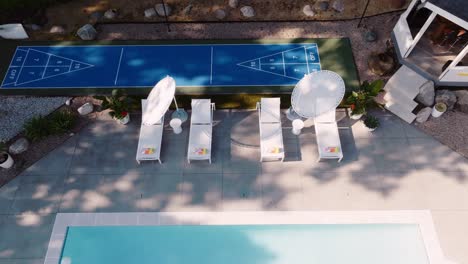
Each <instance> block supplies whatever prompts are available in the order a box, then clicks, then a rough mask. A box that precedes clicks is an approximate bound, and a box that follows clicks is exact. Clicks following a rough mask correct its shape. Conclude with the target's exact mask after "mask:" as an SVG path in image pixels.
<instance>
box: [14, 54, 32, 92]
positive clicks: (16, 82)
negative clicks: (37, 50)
mask: <svg viewBox="0 0 468 264" xmlns="http://www.w3.org/2000/svg"><path fill="white" fill-rule="evenodd" d="M28 55H29V50H28V51H27V52H26V56H24V60H23V64H22V65H21V69H20V71H19V73H18V77H17V78H16V81H15V86H17V85H18V80H19V78H20V77H21V72H22V71H23V66H24V63H25V62H26V59H27V58H28Z"/></svg>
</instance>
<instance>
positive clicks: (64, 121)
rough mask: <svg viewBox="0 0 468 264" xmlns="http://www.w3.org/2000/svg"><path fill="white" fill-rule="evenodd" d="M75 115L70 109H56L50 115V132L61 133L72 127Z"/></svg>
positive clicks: (75, 118)
mask: <svg viewBox="0 0 468 264" xmlns="http://www.w3.org/2000/svg"><path fill="white" fill-rule="evenodd" d="M76 120H77V116H76V114H75V113H73V112H72V111H70V110H62V111H56V112H54V113H53V114H51V115H50V118H49V122H50V124H49V125H50V132H51V133H52V134H62V133H65V132H67V131H70V129H72V128H73V126H74V125H75V122H76Z"/></svg>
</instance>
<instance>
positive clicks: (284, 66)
mask: <svg viewBox="0 0 468 264" xmlns="http://www.w3.org/2000/svg"><path fill="white" fill-rule="evenodd" d="M281 57H282V58H283V72H284V76H286V63H284V52H281Z"/></svg>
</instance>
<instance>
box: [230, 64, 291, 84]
mask: <svg viewBox="0 0 468 264" xmlns="http://www.w3.org/2000/svg"><path fill="white" fill-rule="evenodd" d="M239 66H241V67H245V68H247V69H253V70H256V71H261V72H266V73H269V74H274V75H278V76H281V77H286V78H290V79H293V80H300V79H297V78H294V77H291V76H287V75H282V74H278V73H274V72H269V71H265V70H262V69H255V68H250V67H248V66H244V65H239ZM223 86H226V85H223ZM234 86H237V85H234ZM246 86H248V85H246ZM250 86H253V85H250ZM259 86H265V85H259ZM272 86H276V85H272Z"/></svg>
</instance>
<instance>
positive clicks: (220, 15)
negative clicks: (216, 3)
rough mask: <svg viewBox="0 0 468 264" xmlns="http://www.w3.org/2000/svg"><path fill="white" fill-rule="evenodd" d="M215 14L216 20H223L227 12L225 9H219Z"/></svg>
mask: <svg viewBox="0 0 468 264" xmlns="http://www.w3.org/2000/svg"><path fill="white" fill-rule="evenodd" d="M214 14H215V17H216V19H218V20H223V19H224V18H225V17H226V11H224V10H223V9H217V10H216V11H215V12H214Z"/></svg>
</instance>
